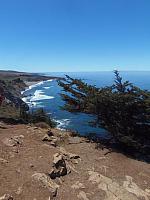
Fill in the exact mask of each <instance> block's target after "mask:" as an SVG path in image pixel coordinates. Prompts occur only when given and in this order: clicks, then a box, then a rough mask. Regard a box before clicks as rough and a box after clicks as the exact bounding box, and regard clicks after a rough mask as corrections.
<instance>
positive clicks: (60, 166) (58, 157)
mask: <svg viewBox="0 0 150 200" xmlns="http://www.w3.org/2000/svg"><path fill="white" fill-rule="evenodd" d="M68 173H70V171H69V169H68V167H67V165H66V162H65V160H64V158H63V155H62V154H59V153H56V154H54V160H53V169H52V171H51V172H50V174H49V175H50V177H51V178H52V179H55V178H56V177H60V176H65V175H66V174H68Z"/></svg>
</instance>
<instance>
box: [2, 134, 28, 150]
mask: <svg viewBox="0 0 150 200" xmlns="http://www.w3.org/2000/svg"><path fill="white" fill-rule="evenodd" d="M23 137H24V136H23V135H19V136H17V135H16V136H13V137H11V138H4V139H3V141H2V142H3V143H4V144H5V145H6V146H9V147H14V146H17V145H20V144H22V138H23Z"/></svg>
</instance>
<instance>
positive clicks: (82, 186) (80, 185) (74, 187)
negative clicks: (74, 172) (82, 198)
mask: <svg viewBox="0 0 150 200" xmlns="http://www.w3.org/2000/svg"><path fill="white" fill-rule="evenodd" d="M71 188H72V189H75V190H77V189H84V188H85V187H84V185H83V184H82V183H80V182H79V181H77V182H76V183H75V184H73V185H72V186H71Z"/></svg>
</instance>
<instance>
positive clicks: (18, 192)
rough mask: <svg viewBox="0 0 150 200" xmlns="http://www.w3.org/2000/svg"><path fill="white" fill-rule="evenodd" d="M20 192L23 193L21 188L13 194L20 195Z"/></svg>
mask: <svg viewBox="0 0 150 200" xmlns="http://www.w3.org/2000/svg"><path fill="white" fill-rule="evenodd" d="M22 191H23V188H22V187H19V188H18V189H17V191H16V192H15V193H16V194H17V195H20V194H21V193H22Z"/></svg>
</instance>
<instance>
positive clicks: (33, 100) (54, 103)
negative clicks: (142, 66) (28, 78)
mask: <svg viewBox="0 0 150 200" xmlns="http://www.w3.org/2000/svg"><path fill="white" fill-rule="evenodd" d="M43 74H45V75H47V76H48V75H49V76H58V77H64V76H65V74H67V75H69V76H71V77H73V78H80V79H82V80H83V81H85V82H87V83H89V84H91V85H96V86H97V87H102V86H108V85H111V84H113V82H114V74H113V72H51V73H43ZM120 74H121V76H122V77H123V80H129V81H130V82H131V83H133V84H134V85H136V86H138V87H140V88H142V89H145V90H150V71H147V72H141V71H137V72H121V73H120ZM61 92H62V88H61V87H60V86H58V84H57V81H56V80H48V81H42V82H40V83H38V84H35V85H32V86H30V87H29V88H28V89H27V90H26V91H24V93H23V94H24V96H25V97H24V98H23V100H24V101H25V102H26V103H28V105H29V106H30V110H36V109H38V108H43V109H44V110H45V111H46V112H47V114H48V115H49V116H50V117H51V118H53V119H54V120H55V121H56V122H57V128H58V129H62V130H63V129H67V130H73V131H76V132H78V133H80V134H81V135H88V134H93V133H94V134H97V135H98V136H100V137H107V136H108V135H109V134H108V133H107V131H106V130H104V129H102V128H96V127H91V126H90V124H89V122H91V121H93V120H94V119H95V117H94V116H92V115H87V114H81V113H80V114H72V113H69V112H67V111H64V110H62V109H61V108H60V107H61V106H63V105H64V102H63V101H62V99H61V96H60V93H61Z"/></svg>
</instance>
